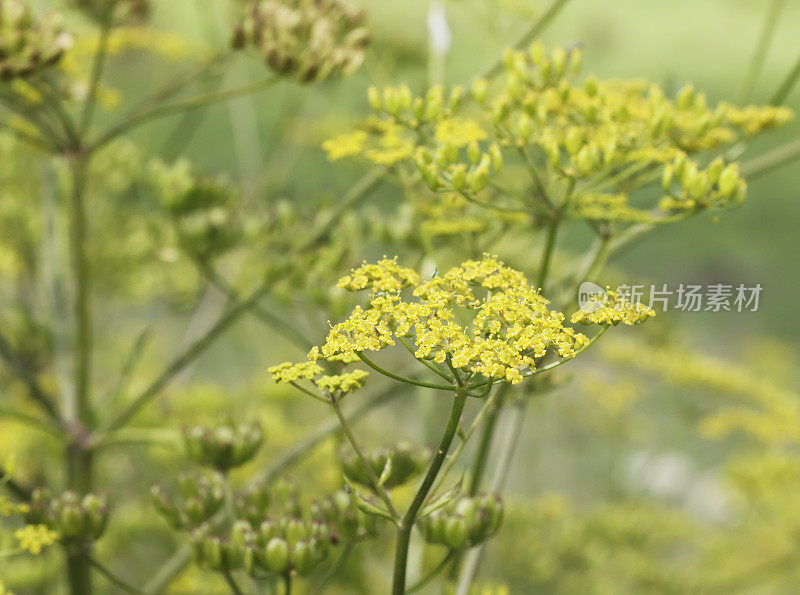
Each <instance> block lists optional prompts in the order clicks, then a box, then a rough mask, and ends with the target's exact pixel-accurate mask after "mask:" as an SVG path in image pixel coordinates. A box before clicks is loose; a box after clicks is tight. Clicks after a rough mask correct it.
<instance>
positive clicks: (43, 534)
mask: <svg viewBox="0 0 800 595" xmlns="http://www.w3.org/2000/svg"><path fill="white" fill-rule="evenodd" d="M14 538H15V539H16V540H17V541H19V547H21V548H22V549H23V550H25V551H26V552H29V553H31V554H33V555H38V554H41V553H42V551H43V550H44V549H45V548H48V547H50V546H51V545H53V544H54V543H55V542H56V540H57V539H58V533H56V532H55V531H53V530H51V529H49V528H48V527H47V526H45V525H25V526H24V527H22V528H21V529H17V530H16V531H15V532H14Z"/></svg>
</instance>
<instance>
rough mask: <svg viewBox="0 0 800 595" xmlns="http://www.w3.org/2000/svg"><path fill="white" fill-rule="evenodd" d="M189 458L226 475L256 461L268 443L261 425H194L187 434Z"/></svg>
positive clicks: (184, 436)
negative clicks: (255, 458)
mask: <svg viewBox="0 0 800 595" xmlns="http://www.w3.org/2000/svg"><path fill="white" fill-rule="evenodd" d="M183 439H184V442H185V444H186V450H187V452H188V453H189V456H190V457H191V458H192V459H193V460H194V461H195V462H196V463H198V464H200V465H204V466H208V467H213V468H214V469H217V470H218V471H222V472H226V471H229V470H230V469H233V468H235V467H239V466H241V465H244V464H245V463H247V462H248V461H250V459H252V458H253V457H254V456H255V455H256V453H257V452H258V450H259V449H260V448H261V444H262V443H263V441H264V432H263V430H262V429H261V425H260V424H258V423H241V424H235V425H231V424H229V425H221V426H214V427H210V426H193V427H190V428H186V429H184V431H183Z"/></svg>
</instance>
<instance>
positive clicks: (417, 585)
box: [406, 550, 456, 593]
mask: <svg viewBox="0 0 800 595" xmlns="http://www.w3.org/2000/svg"><path fill="white" fill-rule="evenodd" d="M455 555H456V552H455V550H450V551H449V552H447V554H446V555H445V557H444V558H442V561H441V562H439V563H438V564H437V565H436V566H435V567H434V568H433V569H431V570H430V572H428V574H426V575H425V576H423V577H422V578H421V579H419V580H418V581H417V582H416V583H414V584H413V585H410V586H409V587H408V589H406V593H414V592H415V591H419V590H420V589H421V588H422V587H424V586H425V585H427V584H428V583H430V582H431V581H432V580H433V579H435V578H436V577H437V576H439V574H440V573H441V572H442V571H443V570H444V569H445V568H447V566H448V564H450V561H451V560H452V559H453V558H454V557H455Z"/></svg>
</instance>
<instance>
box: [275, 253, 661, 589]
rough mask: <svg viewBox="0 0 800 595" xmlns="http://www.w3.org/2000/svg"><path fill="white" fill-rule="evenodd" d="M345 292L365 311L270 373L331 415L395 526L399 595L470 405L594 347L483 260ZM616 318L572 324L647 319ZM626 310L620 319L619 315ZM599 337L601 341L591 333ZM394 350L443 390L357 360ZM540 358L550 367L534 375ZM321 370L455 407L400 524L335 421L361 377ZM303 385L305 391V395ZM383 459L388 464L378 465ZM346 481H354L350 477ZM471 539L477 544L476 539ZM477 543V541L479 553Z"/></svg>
mask: <svg viewBox="0 0 800 595" xmlns="http://www.w3.org/2000/svg"><path fill="white" fill-rule="evenodd" d="M339 287H340V288H342V289H346V290H349V291H365V290H367V291H370V296H369V306H368V307H367V308H362V307H360V306H356V308H355V309H354V310H353V313H352V314H351V315H350V317H349V318H348V319H347V320H345V321H344V322H341V323H339V324H337V325H334V326H333V327H332V328H331V331H330V333H329V334H328V337H327V339H326V341H325V343H324V344H323V345H321V346H318V347H314V348H313V349H312V350H311V352H310V353H309V361H307V362H302V363H297V364H291V363H288V362H287V363H283V364H280V365H278V366H274V367H272V368H270V369H269V372H270V374H272V377H273V379H274V380H275V381H276V382H279V383H285V384H291V385H293V386H295V387H297V388H298V389H299V390H301V391H302V392H304V393H306V394H308V395H309V396H311V397H313V398H315V399H317V400H319V401H322V402H328V403H330V404H331V405H332V407H333V408H334V411H335V412H336V414H337V417H338V418H339V420H340V422H341V424H342V428H343V430H344V432H345V435H346V436H347V438H348V440H349V441H350V443H351V445H352V447H353V449H354V451H355V452H356V454H357V457H358V459H359V460H360V461H361V463H362V468H363V471H364V473H365V476H366V478H369V480H370V481H371V483H372V487H373V488H374V489H375V491H376V492H377V494H378V495H379V496H380V498H381V499H382V500H383V502H384V504H385V509H383V510H379V509H378V508H376V507H375V505H371V506H372V511H373V513H374V514H380V515H381V516H384V517H385V518H388V519H390V520H392V521H393V522H394V523H395V524H396V525H397V543H396V548H395V565H394V577H393V588H392V592H393V593H395V594H401V593H403V592H405V582H406V579H405V577H406V565H407V558H408V548H409V544H410V538H411V532H412V530H413V528H414V525H415V523H416V522H417V519H418V518H419V515H420V512H421V510H422V509H423V506H424V505H425V503H426V502H427V501H428V500H429V498H430V497H431V496H432V493H431V490H432V488H433V487H434V484H435V483H436V480H437V478H438V476H439V473H440V471H441V470H442V467H443V465H444V462H445V460H446V458H447V455H448V452H449V451H450V447H451V445H452V443H453V439H454V437H455V435H456V431H457V430H458V427H459V424H460V419H461V414H462V412H463V410H464V405H465V404H466V401H467V399H468V398H469V397H473V398H485V397H486V396H487V395H488V393H489V391H490V390H491V388H492V386H493V385H495V384H498V383H507V384H518V383H520V382H522V380H523V378H524V377H526V376H532V375H535V374H537V373H539V372H541V371H546V370H548V369H551V368H552V367H554V366H556V365H560V364H561V363H563V362H565V361H568V360H569V359H572V358H574V357H575V356H576V355H578V354H579V353H581V352H582V351H584V350H585V349H586V348H588V347H589V346H590V345H591V343H592V342H593V341H592V340H590V339H588V338H587V337H586V336H584V335H583V334H580V333H577V332H575V331H574V329H572V328H571V327H569V326H565V325H564V321H565V317H564V315H563V314H561V313H559V312H555V311H552V310H550V309H548V301H547V300H546V299H545V298H543V297H542V296H541V295H540V292H539V290H538V289H536V288H534V287H532V286H531V285H530V284H529V283H528V281H527V279H526V277H525V275H523V274H522V273H520V272H519V271H516V270H514V269H512V268H510V267H507V266H506V265H504V264H503V263H502V262H500V261H499V260H497V258H495V257H492V256H489V255H485V256H484V258H483V259H482V260H480V261H472V260H470V261H466V262H464V263H462V264H461V265H459V266H457V267H454V268H452V269H451V270H449V271H447V272H446V273H443V274H441V275H438V274H437V275H434V276H433V277H432V278H431V279H429V280H427V281H422V280H421V279H420V276H419V275H418V274H417V273H416V272H415V271H413V270H411V269H408V268H404V267H402V266H400V265H399V264H398V263H397V259H386V258H384V259H383V260H381V261H380V262H378V263H377V264H367V263H364V264H363V265H362V266H361V267H358V268H357V269H354V270H353V271H352V272H351V273H350V274H349V275H348V276H346V277H343V278H342V279H341V280H340V281H339ZM621 310H622V311H623V312H625V313H624V314H620V313H619V312H617V310H616V309H614V308H611V307H608V308H607V311H605V312H598V313H596V315H595V317H594V318H592V319H591V320H588V319H584V318H583V317H582V316H580V313H576V315H575V317H574V321H576V322H577V321H581V322H586V323H587V324H590V323H597V324H600V325H602V327H603V330H604V329H605V328H607V327H608V326H609V325H610V324H617V323H619V322H623V323H625V324H629V325H632V324H638V323H640V322H644V321H645V320H647V319H648V318H649V317H650V316H652V315H653V312H652V311H651V310H649V309H641V308H639V307H633V306H631V307H629V308H626V307H625V306H624V305H623V306H621ZM626 310H627V311H626ZM599 334H602V333H598V336H599ZM397 344H400V345H402V347H403V348H405V350H406V351H408V353H409V354H410V355H411V356H412V357H413V358H414V359H415V360H416V361H417V362H419V363H420V364H421V365H423V366H424V367H425V368H426V369H427V370H429V371H430V372H432V373H434V374H436V375H438V376H439V377H440V378H442V379H443V380H445V381H446V382H447V384H441V383H429V382H423V381H418V380H415V379H411V378H407V377H404V376H401V375H399V374H396V373H393V372H391V371H389V370H386V369H384V368H383V367H381V366H380V365H378V364H377V363H375V362H373V361H372V360H371V359H370V358H369V357H368V356H367V355H366V354H365V352H375V351H382V350H384V349H387V348H389V347H391V346H395V345H397ZM547 357H555V358H556V359H555V361H552V362H551V363H549V364H544V365H542V362H543V361H544V360H545V359H546V358H547ZM321 360H328V361H331V362H341V363H344V364H345V365H346V364H349V363H353V362H357V361H359V360H361V361H362V362H363V363H365V364H367V365H368V366H369V367H371V368H372V369H374V370H375V371H377V372H379V373H381V374H383V375H385V376H387V377H388V378H390V379H392V380H394V381H398V382H406V383H409V384H414V385H417V386H421V387H426V388H431V389H436V390H442V391H449V392H451V393H452V394H453V405H452V409H451V412H450V417H449V419H448V421H447V425H446V427H445V430H444V433H443V435H442V438H441V441H440V444H439V447H438V449H437V450H436V451H435V453H434V454H433V456H432V457H431V458H430V460H429V462H428V464H427V470H426V472H425V475H424V478H423V480H422V482H421V484H420V486H419V487H418V488H417V491H416V492H415V495H414V498H413V500H412V502H411V504H410V506H409V507H408V509H407V510H406V512H405V513H403V514H402V515H400V514H398V513H397V511H396V509H395V507H394V503H393V502H392V500H391V497H390V495H389V494H388V493H387V491H386V490H385V489H384V487H385V486H386V485H388V484H385V480H384V479H383V477H384V474H381V478H380V479H379V478H378V475H377V473H376V470H375V469H373V465H372V464H371V463H370V462H369V460H368V459H367V457H366V456H365V455H364V453H363V450H362V449H361V447H360V445H359V444H358V441H357V440H356V438H355V436H354V435H353V433H352V431H351V429H350V428H349V426H348V424H347V422H346V421H345V419H344V417H343V416H342V414H341V410H340V408H339V400H340V399H341V398H343V397H344V396H345V395H346V394H347V393H349V392H351V391H353V390H357V389H358V388H360V387H361V386H362V385H363V380H364V378H365V377H366V373H365V372H364V371H362V370H355V371H353V372H349V373H343V374H339V375H335V376H323V375H322V374H323V369H322V367H321V366H320V365H319V364H318V363H316V362H318V361H321ZM304 385H305V386H304ZM388 464H389V459H388V458H387V459H386V465H388ZM350 475H353V472H352V471H351V472H350ZM476 535H477V534H476ZM479 541H480V540H477V539H476V540H475V543H478V542H479Z"/></svg>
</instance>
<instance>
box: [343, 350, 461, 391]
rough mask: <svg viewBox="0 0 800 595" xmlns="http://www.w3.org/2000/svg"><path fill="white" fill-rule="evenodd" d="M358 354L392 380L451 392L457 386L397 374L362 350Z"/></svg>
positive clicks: (362, 359) (363, 360) (361, 358)
mask: <svg viewBox="0 0 800 595" xmlns="http://www.w3.org/2000/svg"><path fill="white" fill-rule="evenodd" d="M356 355H357V356H358V358H359V359H360V360H361V361H362V362H364V363H365V364H367V365H368V366H369V367H370V368H372V369H373V370H375V371H376V372H378V373H380V374H383V375H384V376H386V377H388V378H391V379H392V380H397V381H398V382H404V383H406V384H412V385H414V386H421V387H422V388H433V389H436V390H444V391H450V392H452V391H453V389H455V388H456V387H455V386H453V385H452V384H450V385H446V384H435V383H432V382H423V381H421V380H416V379H415V378H408V377H406V376H401V375H400V374H395V373H394V372H390V371H389V370H386V369H385V368H382V367H380V366H379V365H378V364H376V363H375V362H373V361H372V360H371V359H369V358H368V357H367V356H366V355H364V354H363V353H361V352H356Z"/></svg>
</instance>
